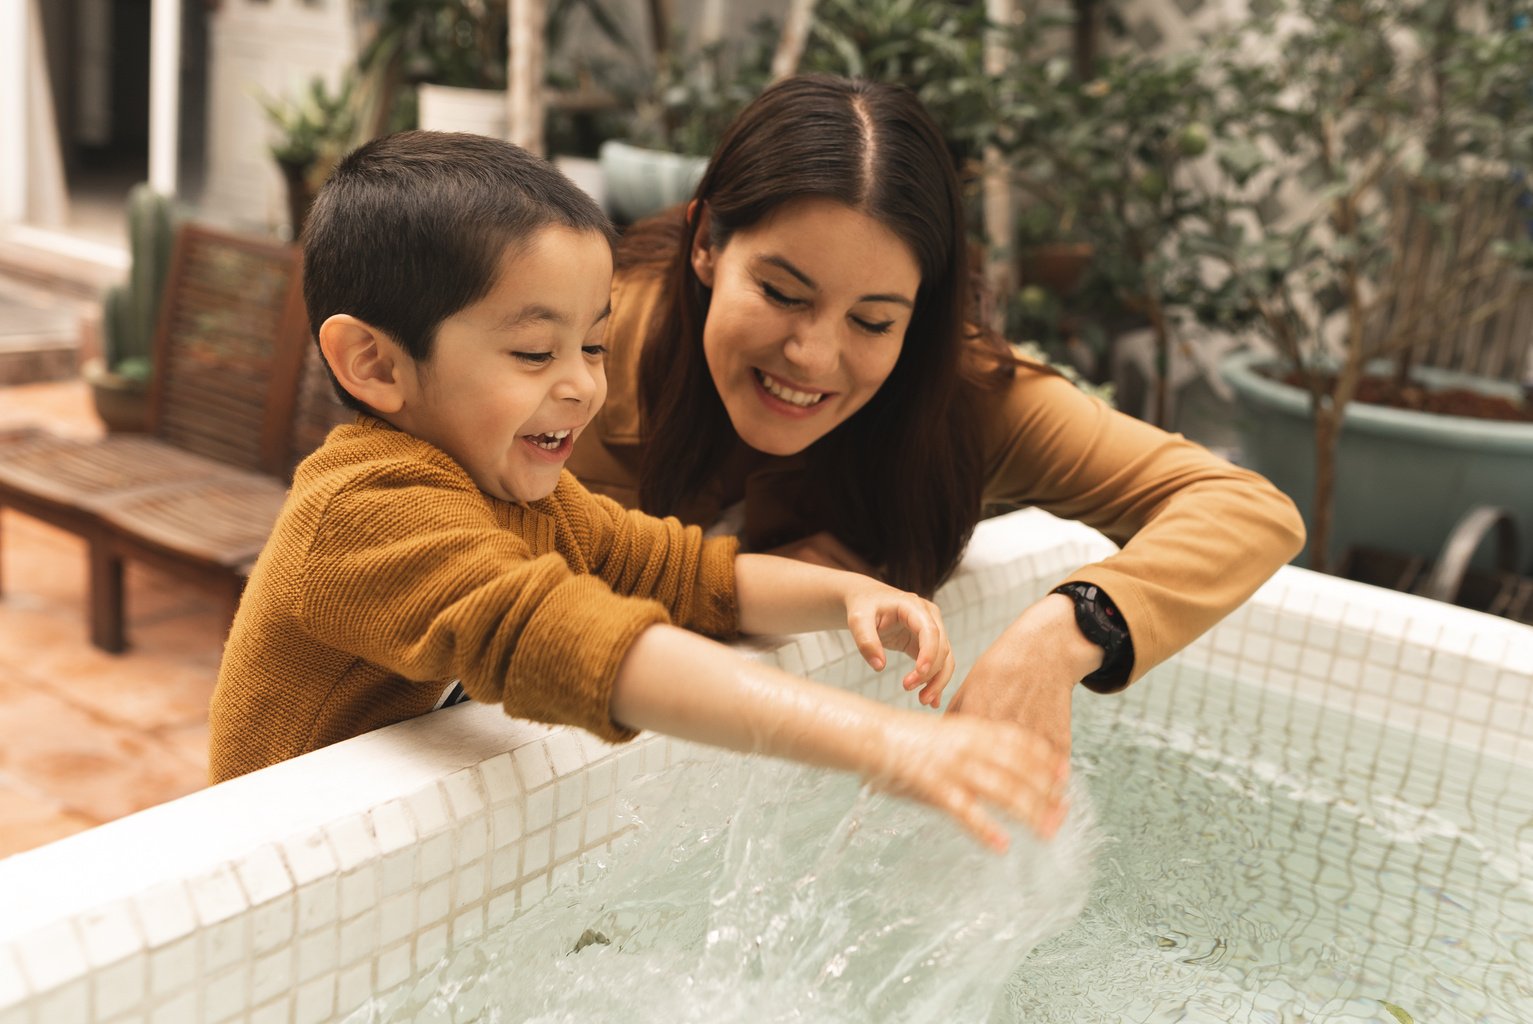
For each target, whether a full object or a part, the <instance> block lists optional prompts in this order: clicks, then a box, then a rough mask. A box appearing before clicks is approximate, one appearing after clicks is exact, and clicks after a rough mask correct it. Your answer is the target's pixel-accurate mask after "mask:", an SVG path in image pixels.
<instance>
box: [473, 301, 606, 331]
mask: <svg viewBox="0 0 1533 1024" xmlns="http://www.w3.org/2000/svg"><path fill="white" fill-rule="evenodd" d="M611 315H612V303H611V302H608V303H607V305H606V306H604V307H603V308H602V311H601V312H600V313H598V314H596V319H594V320H592V321H591V326H593V327H594V326H596V325H597V324H599V323H601V322H602V321H603V320H605V319H607V317H609V316H611ZM530 324H553V325H554V326H555V327H568V326H569V324H570V318H569V317H567V316H565V315H564V314H563V313H561V312H559V311H558V310H557V309H550V308H549V307H548V306H543V305H539V304H538V303H533V304H531V305H529V306H523V307H522V308H521V309H519V310H517V311H516V312H515V313H508V314H507V315H506V316H505V317H503V318H502V319H501V321H500V323H498V324H496V325H495V329H496V330H500V331H514V330H517V329H518V328H521V327H526V326H528V325H530Z"/></svg>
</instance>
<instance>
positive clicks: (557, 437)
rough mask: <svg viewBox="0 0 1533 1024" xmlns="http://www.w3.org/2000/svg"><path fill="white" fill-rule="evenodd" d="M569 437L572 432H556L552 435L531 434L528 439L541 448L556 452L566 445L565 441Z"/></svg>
mask: <svg viewBox="0 0 1533 1024" xmlns="http://www.w3.org/2000/svg"><path fill="white" fill-rule="evenodd" d="M569 436H570V431H568V430H555V431H554V432H553V433H551V434H529V435H528V437H527V439H528V440H529V441H531V442H532V443H533V444H535V445H537V446H538V447H539V448H543V449H546V450H547V451H551V452H555V451H558V450H559V446H560V445H561V444H563V443H564V439H565V438H566V437H569Z"/></svg>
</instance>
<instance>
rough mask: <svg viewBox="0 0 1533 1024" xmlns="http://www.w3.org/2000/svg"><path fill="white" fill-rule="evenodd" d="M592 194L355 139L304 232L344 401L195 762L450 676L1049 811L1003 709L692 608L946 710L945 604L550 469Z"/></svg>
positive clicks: (358, 729)
mask: <svg viewBox="0 0 1533 1024" xmlns="http://www.w3.org/2000/svg"><path fill="white" fill-rule="evenodd" d="M611 274H612V253H611V234H610V228H609V226H608V223H607V221H606V218H605V217H604V216H603V214H602V213H601V211H600V210H599V209H598V208H597V207H596V205H595V204H594V203H593V202H591V200H590V199H589V198H587V197H586V196H585V195H584V194H583V193H582V192H580V191H579V190H578V189H577V188H575V186H574V185H573V184H571V183H570V182H569V181H568V180H567V179H565V178H564V177H563V175H561V174H559V173H558V172H557V171H555V170H554V169H553V168H552V167H551V166H550V165H548V164H547V163H544V162H543V161H541V160H538V159H536V158H535V157H532V156H530V155H529V154H527V153H525V152H524V151H522V150H520V149H518V148H516V147H514V146H511V145H509V144H507V143H503V142H499V141H495V140H492V139H489V138H484V137H480V136H473V135H451V134H440V133H432V132H408V133H404V134H400V135H394V136H390V137H387V138H383V139H378V140H375V141H373V142H370V143H368V144H367V145H365V146H363V147H361V148H360V149H358V150H357V151H356V152H355V153H353V154H351V155H350V156H348V157H347V158H346V159H345V160H344V161H342V162H341V164H340V166H339V167H337V168H336V170H335V173H334V174H333V176H332V177H331V179H330V181H329V182H328V183H327V184H326V185H325V187H324V188H323V189H322V190H321V192H320V195H319V197H318V199H317V200H316V202H315V204H314V207H313V210H312V212H311V213H310V215H309V221H308V226H307V228H306V230H305V233H304V298H305V300H306V302H307V304H308V310H309V317H310V321H311V323H312V325H313V328H314V332H315V335H316V336H317V337H318V339H319V345H320V349H321V351H322V352H323V353H324V357H325V361H326V363H327V364H328V366H329V368H330V372H331V375H332V376H333V378H334V380H335V383H336V385H337V389H338V393H339V394H340V395H341V397H342V400H343V401H345V402H346V403H347V404H348V405H350V406H352V407H353V408H355V409H356V410H357V411H358V412H359V414H360V415H359V416H358V417H357V421H356V423H355V424H353V425H349V426H342V427H338V428H337V429H336V430H335V431H333V432H332V433H331V435H330V437H329V438H328V439H327V440H326V441H325V443H324V445H323V446H322V447H321V448H320V449H319V450H318V451H316V452H315V453H314V454H313V455H311V456H310V457H309V458H308V459H306V460H305V461H304V463H303V464H302V465H301V466H300V467H299V468H298V471H297V473H296V474H295V476H294V479H293V487H292V491H291V493H290V494H289V496H288V499H287V504H286V506H285V507H284V509H283V512H282V515H281V517H280V518H279V520H278V523H277V525H276V527H275V529H274V530H273V533H272V537H271V539H270V540H269V541H268V542H267V545H266V549H265V550H264V551H263V552H262V554H261V557H260V560H259V561H258V562H257V563H256V567H255V570H254V572H253V573H252V575H251V577H250V583H249V586H248V587H247V589H246V591H245V595H244V599H243V600H242V601H241V603H240V608H239V612H238V614H237V615H236V617H235V621H234V626H233V629H232V631H231V633H230V636H229V642H228V645H227V647H226V649H225V653H224V659H223V664H222V666H221V668H220V670H219V676H218V687H217V690H216V692H215V693H214V695H213V706H212V712H211V729H212V736H211V770H210V771H211V777H212V780H213V781H214V782H218V781H221V780H224V779H228V778H232V777H234V776H237V775H240V774H243V773H245V772H249V771H252V770H254V769H257V768H260V767H262V766H265V765H269V764H272V763H274V762H277V761H281V760H284V759H286V758H290V757H294V756H296V755H298V754H301V753H304V752H306V751H309V750H313V749H315V748H317V747H321V746H324V745H326V744H330V743H334V742H337V741H339V740H342V739H346V738H348V737H351V736H356V735H358V734H360V733H363V732H366V731H368V730H371V729H375V728H377V727H379V726H383V725H387V724H389V723H391V722H397V721H401V720H403V719H406V718H410V717H413V716H416V715H420V714H424V713H425V712H427V711H430V710H432V709H433V708H434V707H437V706H440V704H441V703H442V702H443V700H444V699H445V698H446V697H447V693H444V690H445V691H449V692H451V691H455V690H457V689H458V688H460V687H461V690H462V691H463V692H466V694H467V696H469V697H471V698H473V699H475V700H481V701H488V702H494V703H498V704H501V705H502V706H503V707H504V708H505V710H506V712H507V713H508V714H512V715H515V716H517V717H521V718H530V719H536V720H538V721H543V722H560V723H570V724H574V725H578V726H580V727H582V728H585V729H588V730H590V731H591V732H593V733H595V734H596V735H597V736H600V737H601V738H603V739H605V740H608V741H612V742H621V741H624V740H627V739H630V738H632V737H633V736H634V735H635V733H636V730H640V729H654V730H658V731H661V732H667V733H670V734H672V735H676V736H680V737H684V738H687V739H692V740H697V741H700V742H705V743H711V744H715V745H718V746H723V747H727V748H730V749H734V750H742V751H759V752H761V753H766V754H771V755H775V756H779V757H786V758H792V759H796V760H800V761H805V762H809V763H813V764H817V765H824V766H827V767H832V768H839V769H843V770H848V771H855V772H857V773H859V774H860V775H862V776H863V777H864V778H866V779H868V780H869V781H872V782H874V783H875V784H877V785H879V786H880V787H881V788H884V789H887V790H891V791H893V792H896V793H899V794H903V795H906V796H910V797H914V798H916V799H919V800H923V801H926V802H927V803H930V804H932V805H934V806H937V807H939V808H941V809H943V810H945V811H947V812H948V813H950V814H952V815H953V816H954V817H956V818H958V819H959V820H960V821H961V822H962V823H963V824H964V825H965V826H966V827H967V828H968V829H969V830H970V831H972V832H973V833H974V834H975V835H976V836H977V837H979V838H980V839H981V840H982V841H984V842H987V843H989V844H991V845H992V846H995V847H997V848H1004V847H1005V844H1006V833H1005V831H1004V830H1002V829H1001V828H1000V827H999V825H998V824H997V822H996V821H995V820H994V819H993V818H992V817H991V816H990V814H989V813H987V811H986V810H985V805H994V806H996V807H998V808H1001V809H1003V810H1005V811H1006V812H1008V813H1010V814H1012V815H1013V816H1015V817H1017V818H1019V819H1020V820H1022V821H1025V822H1026V823H1028V824H1029V825H1031V826H1032V827H1033V828H1034V829H1036V830H1037V831H1039V832H1040V833H1042V834H1045V835H1049V834H1052V832H1053V831H1054V829H1055V828H1056V827H1057V826H1058V824H1059V821H1060V819H1061V817H1062V816H1063V808H1062V805H1061V803H1060V800H1059V795H1058V794H1059V783H1060V782H1061V781H1062V778H1063V774H1064V765H1063V763H1062V761H1061V760H1060V759H1059V758H1058V757H1057V755H1055V754H1054V753H1053V752H1052V751H1051V750H1050V748H1049V747H1048V746H1047V745H1046V744H1045V743H1044V742H1043V741H1042V740H1040V739H1038V738H1036V737H1034V736H1032V735H1031V734H1029V733H1027V732H1025V731H1024V730H1022V729H1021V727H1019V726H1017V725H1015V724H1012V723H1003V722H992V721H988V720H983V719H979V718H973V717H969V716H959V715H949V716H943V717H938V716H933V715H923V714H918V713H916V712H913V711H898V710H894V709H891V708H887V707H885V706H883V705H881V704H878V703H877V702H874V701H870V700H866V699H864V698H861V697H858V696H855V695H852V694H849V693H845V692H842V691H838V690H833V689H831V688H829V687H824V686H820V685H818V684H814V683H811V682H808V681H806V680H802V679H797V678H795V677H793V676H790V675H788V674H786V673H784V672H780V671H778V670H776V669H773V668H769V667H767V666H763V665H758V664H753V663H750V662H747V661H745V660H744V659H742V658H740V657H738V656H737V655H736V654H735V653H734V652H732V651H730V650H729V649H728V648H726V647H723V646H721V645H719V644H718V643H716V642H713V641H711V640H706V639H704V638H702V637H700V636H697V635H696V634H695V633H694V632H689V630H690V631H696V632H700V633H708V634H713V635H716V636H728V635H731V634H733V633H735V632H736V631H744V632H751V633H790V632H800V631H805V630H814V629H829V628H835V627H838V626H841V625H843V624H846V625H847V626H848V627H849V628H850V629H851V630H852V633H853V635H854V636H855V637H856V640H857V645H858V648H859V649H860V650H861V652H862V654H863V656H864V657H866V658H867V660H868V661H869V663H870V664H872V665H873V667H874V668H878V669H881V668H882V667H883V665H884V654H883V648H884V647H888V648H890V649H894V650H901V651H904V652H905V653H907V654H910V655H912V656H913V657H914V658H915V659H916V665H915V669H914V670H913V671H912V672H910V673H909V674H908V675H907V676H906V678H905V686H906V688H907V689H914V688H916V687H918V686H919V687H921V694H920V699H921V701H922V702H923V703H928V704H931V705H932V706H936V705H937V703H938V702H939V699H940V695H941V690H942V687H943V686H944V685H945V684H946V683H947V681H948V678H949V676H950V675H951V674H952V670H953V665H952V655H951V652H950V650H949V648H948V644H947V638H946V635H945V633H944V631H943V628H942V624H941V618H940V616H939V614H938V612H937V610H936V607H935V606H934V605H931V604H930V603H928V602H926V601H923V600H922V599H920V598H919V597H917V596H915V595H913V594H907V593H904V592H901V591H898V590H895V589H893V588H891V587H888V586H886V585H884V584H882V583H879V582H878V581H876V580H873V579H871V578H868V577H866V576H861V575H857V574H853V573H845V572H837V571H834V570H829V569H823V568H819V567H817V566H811V565H807V564H804V563H798V562H792V561H789V560H786V559H780V558H773V557H771V556H766V555H741V554H737V545H736V542H735V541H734V540H733V539H730V538H719V539H714V540H704V539H703V537H702V535H701V532H700V531H699V530H698V529H697V528H696V527H683V526H682V525H681V524H680V523H679V522H677V521H676V520H675V519H664V520H661V519H657V518H654V517H651V516H646V515H643V514H641V513H637V512H630V511H625V510H624V509H622V508H621V507H620V506H619V505H617V504H616V503H615V502H612V501H610V500H608V499H606V498H597V497H594V496H592V495H591V494H590V493H588V492H587V491H585V490H584V489H583V488H582V487H581V486H580V485H579V484H578V483H577V482H576V481H575V479H574V477H572V476H570V474H568V473H566V472H564V471H563V465H564V462H565V460H566V458H567V457H568V456H569V453H570V450H571V448H572V446H573V443H574V440H575V438H576V437H577V436H578V435H579V434H580V432H581V431H582V430H583V429H584V428H585V427H586V425H587V424H588V423H590V422H591V419H592V417H594V416H595V414H596V411H597V409H599V408H600V407H601V404H602V401H603V399H604V398H605V397H606V377H605V374H604V371H603V365H602V356H603V352H604V351H605V349H604V346H603V326H604V320H605V318H606V316H607V312H608V309H609V302H608V290H609V287H610V281H611Z"/></svg>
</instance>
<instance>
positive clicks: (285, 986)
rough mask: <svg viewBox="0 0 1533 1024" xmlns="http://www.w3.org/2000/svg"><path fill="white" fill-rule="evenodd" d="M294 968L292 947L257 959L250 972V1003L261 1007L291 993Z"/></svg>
mask: <svg viewBox="0 0 1533 1024" xmlns="http://www.w3.org/2000/svg"><path fill="white" fill-rule="evenodd" d="M293 966H294V965H293V950H292V948H291V947H289V948H287V949H279V950H277V951H276V952H274V953H268V954H266V955H265V956H262V957H257V958H256V961H255V963H254V964H253V965H252V966H251V970H250V1001H251V1002H252V1003H256V1004H257V1005H259V1004H261V1003H264V1002H267V1001H268V1000H271V999H275V998H277V997H279V996H281V995H283V994H284V993H287V992H289V991H291V990H292V988H293Z"/></svg>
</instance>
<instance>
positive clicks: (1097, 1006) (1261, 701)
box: [353, 672, 1533, 1024]
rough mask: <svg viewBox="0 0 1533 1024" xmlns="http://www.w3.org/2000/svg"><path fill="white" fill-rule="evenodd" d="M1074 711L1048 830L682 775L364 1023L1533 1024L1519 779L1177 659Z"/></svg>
mask: <svg viewBox="0 0 1533 1024" xmlns="http://www.w3.org/2000/svg"><path fill="white" fill-rule="evenodd" d="M1173 684H1174V685H1173ZM1173 694H1174V700H1173V699H1172V698H1173ZM1075 707H1076V726H1075V745H1076V757H1075V785H1076V790H1075V792H1074V794H1073V803H1074V806H1075V809H1076V810H1075V813H1074V814H1073V815H1072V818H1071V820H1070V822H1069V823H1068V824H1067V826H1066V829H1065V831H1064V832H1063V833H1062V834H1061V836H1060V837H1059V838H1058V839H1056V841H1055V842H1054V843H1051V844H1040V843H1037V842H1035V841H1033V840H1031V839H1030V838H1029V837H1028V836H1026V835H1025V834H1024V833H1021V832H1018V833H1016V835H1015V844H1014V847H1013V850H1012V852H1011V853H1010V854H1008V855H1006V856H1004V857H996V856H994V855H992V854H988V853H986V852H984V851H983V850H980V849H979V848H978V847H977V846H976V845H975V844H973V843H972V842H970V841H969V840H968V839H967V838H965V837H964V836H962V835H961V834H960V833H959V832H958V830H957V828H956V827H954V826H951V825H949V824H948V823H947V822H946V820H945V819H942V818H939V817H938V816H937V815H935V814H934V813H932V812H929V811H926V810H925V809H924V808H919V807H914V806H911V805H908V804H905V803H902V802H899V801H893V800H888V799H886V798H882V797H871V798H870V797H868V796H867V795H866V794H860V793H859V792H858V791H857V787H856V785H855V783H854V782H851V781H848V780H846V779H842V778H839V777H829V776H825V775H823V774H822V773H818V772H811V771H807V770H803V769H798V768H796V767H793V766H789V765H783V764H778V763H775V762H768V761H755V760H747V759H739V758H726V759H723V760H721V761H718V762H710V763H692V764H684V765H678V766H676V767H674V768H672V769H670V770H668V771H667V772H664V773H661V774H660V775H658V776H655V777H653V778H651V779H650V780H648V782H647V783H646V784H644V785H643V786H641V787H639V788H638V789H636V790H635V792H634V799H635V804H634V809H633V810H632V812H631V813H632V815H633V817H634V820H635V824H636V829H635V832H634V833H633V834H632V835H630V836H629V837H628V838H627V839H625V840H624V841H623V842H622V843H621V844H619V847H618V848H617V849H615V850H614V853H613V854H612V855H610V856H609V857H608V858H606V863H604V864H600V865H593V869H594V870H595V872H596V873H597V877H596V878H594V879H593V880H592V881H590V882H588V883H587V884H586V885H585V886H584V887H582V889H581V890H580V891H578V892H572V891H568V890H556V891H555V892H554V893H552V894H551V895H550V896H549V897H548V898H547V899H546V900H544V901H543V902H542V903H541V904H539V905H538V906H536V907H534V908H532V909H531V910H530V911H529V912H527V913H526V914H524V915H523V916H522V917H521V918H518V919H517V920H516V921H513V922H512V923H511V924H510V925H508V926H507V927H506V928H505V929H502V930H501V931H499V932H497V933H493V934H491V935H488V936H486V937H484V938H483V939H481V940H479V941H478V942H476V943H475V944H474V945H473V946H472V947H470V948H467V949H461V950H457V951H455V952H454V953H453V954H452V955H451V956H450V957H449V958H448V959H447V960H446V961H444V962H443V963H442V964H441V965H439V967H438V968H437V969H436V970H434V971H433V972H431V973H430V974H429V975H428V976H427V977H425V978H423V979H421V980H420V981H419V982H418V983H416V984H415V985H413V986H412V987H410V988H408V989H406V990H402V991H400V992H396V993H393V994H391V995H389V996H387V997H385V998H383V999H380V1000H377V1001H375V1002H374V1003H373V1004H372V1005H371V1006H370V1007H365V1008H363V1009H362V1010H361V1011H359V1012H358V1013H357V1014H356V1015H354V1018H353V1019H354V1020H356V1021H362V1020H369V1019H377V1020H401V1019H415V1020H426V1021H444V1022H445V1021H480V1020H483V1021H535V1022H538V1024H554V1022H575V1021H591V1020H621V1021H624V1022H625V1024H642V1022H647V1021H656V1022H659V1021H667V1022H670V1021H709V1022H715V1021H731V1020H734V1021H752V1022H756V1021H771V1022H776V1021H784V1022H786V1021H806V1022H807V1021H836V1022H842V1021H846V1022H856V1021H870V1022H871V1021H937V1020H941V1021H975V1022H989V1024H1014V1022H1015V1024H1020V1022H1024V1021H1026V1022H1034V1021H1060V1022H1064V1021H1070V1022H1078V1021H1096V1020H1104V1021H1136V1022H1161V1021H1165V1022H1171V1021H1221V1022H1223V1021H1242V1022H1243V1021H1250V1022H1273V1024H1277V1022H1290V1021H1292V1022H1299V1021H1304V1022H1314V1024H1319V1022H1330V1024H1343V1022H1345V1024H1352V1022H1363V1021H1368V1022H1383V1024H1395V1022H1396V1021H1398V1020H1402V1019H1413V1020H1415V1021H1420V1022H1422V1024H1445V1022H1453V1021H1465V1022H1469V1021H1474V1022H1479V1021H1484V1022H1498V1024H1499V1022H1512V1021H1522V1020H1533V974H1530V970H1533V969H1530V967H1529V966H1528V965H1530V964H1533V785H1529V783H1530V781H1533V780H1530V778H1529V776H1530V773H1529V772H1527V771H1526V770H1518V769H1514V768H1512V767H1511V766H1509V765H1506V764H1502V763H1500V762H1496V761H1494V760H1491V759H1487V758H1482V757H1478V756H1476V755H1474V754H1473V753H1470V752H1467V751H1464V750H1460V749H1457V748H1449V747H1447V746H1444V745H1442V744H1437V743H1433V742H1431V741H1428V740H1425V739H1422V738H1421V737H1417V736H1413V735H1410V734H1405V733H1401V732H1398V731H1394V730H1389V729H1385V728H1384V727H1381V726H1378V725H1373V724H1370V723H1366V722H1363V721H1360V720H1358V719H1355V718H1352V717H1350V716H1346V715H1339V714H1337V713H1336V712H1321V711H1319V710H1318V709H1315V708H1313V707H1312V706H1310V705H1307V704H1304V703H1302V702H1299V701H1296V700H1292V699H1289V698H1285V697H1281V696H1278V695H1274V694H1272V693H1270V692H1267V691H1263V690H1260V689H1257V688H1254V687H1248V686H1243V685H1240V684H1238V683H1234V682H1232V681H1229V680H1208V679H1204V678H1201V677H1198V676H1195V675H1192V674H1191V673H1187V672H1180V673H1178V674H1177V675H1176V677H1175V678H1174V679H1166V678H1162V679H1160V680H1155V679H1151V680H1147V681H1145V682H1144V683H1141V684H1140V685H1138V686H1136V687H1135V688H1134V689H1133V690H1131V691H1130V692H1129V693H1128V694H1125V695H1123V696H1121V697H1114V698H1102V697H1097V696H1095V695H1091V694H1083V695H1082V697H1081V698H1080V699H1078V700H1077V701H1076V705H1075ZM1087 789H1089V791H1090V794H1091V796H1090V798H1089V799H1088V798H1087V797H1086V790H1087ZM1093 819H1095V820H1093ZM1088 888H1089V898H1088V895H1087V893H1088ZM1391 1007H1393V1008H1395V1009H1397V1010H1398V1011H1399V1012H1398V1013H1396V1012H1394V1010H1392V1009H1391ZM1400 1014H1404V1015H1405V1016H1404V1017H1401V1016H1400Z"/></svg>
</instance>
